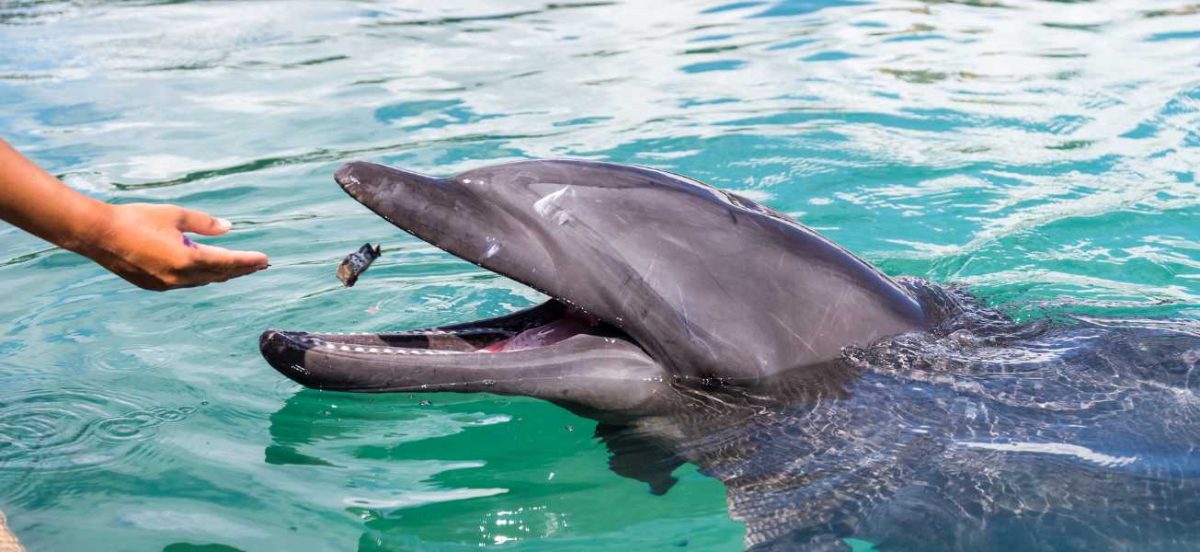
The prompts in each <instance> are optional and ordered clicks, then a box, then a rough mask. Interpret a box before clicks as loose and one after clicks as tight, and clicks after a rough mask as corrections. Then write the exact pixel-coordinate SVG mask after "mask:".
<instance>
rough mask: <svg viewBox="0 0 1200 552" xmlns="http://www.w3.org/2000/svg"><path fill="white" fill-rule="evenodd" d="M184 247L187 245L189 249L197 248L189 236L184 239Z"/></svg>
mask: <svg viewBox="0 0 1200 552" xmlns="http://www.w3.org/2000/svg"><path fill="white" fill-rule="evenodd" d="M183 245H185V246H187V247H196V243H195V242H193V241H192V240H190V239H188V237H187V236H184V237H183Z"/></svg>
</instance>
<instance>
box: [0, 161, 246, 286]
mask: <svg viewBox="0 0 1200 552" xmlns="http://www.w3.org/2000/svg"><path fill="white" fill-rule="evenodd" d="M0 219H2V220H4V221H6V222H8V223H10V224H12V225H14V226H16V227H18V228H21V229H23V230H25V231H27V232H29V233H31V234H33V235H35V236H38V237H39V238H42V239H44V240H46V241H48V242H51V243H53V244H55V245H58V246H59V247H62V248H64V249H68V250H70V251H74V252H76V253H79V254H80V255H83V256H85V257H87V258H89V259H91V260H93V261H96V262H97V263H98V264H100V266H103V267H104V268H106V269H108V270H109V271H111V272H112V273H113V274H116V275H117V276H120V277H121V278H124V279H125V280H128V281H129V282H130V283H132V284H134V285H136V286H138V287H140V288H143V289H148V290H154V291H164V290H168V289H175V288H184V287H195V286H202V285H205V284H210V283H213V282H223V281H225V280H228V279H230V278H236V277H238V276H244V275H246V274H250V273H253V272H257V271H259V270H263V269H265V268H267V266H268V264H267V263H268V261H267V256H266V254H264V253H260V252H257V251H234V250H229V249H225V248H221V247H214V246H209V245H202V244H197V243H193V242H192V241H191V240H189V239H187V238H186V237H185V236H184V232H193V233H196V234H201V235H204V236H219V235H221V234H224V233H226V232H228V231H229V228H230V223H229V221H227V220H224V219H219V218H215V217H212V216H210V215H207V214H205V213H201V212H198V211H193V210H190V209H184V208H182V207H178V206H175V205H157V204H147V203H133V204H128V205H110V204H108V203H104V202H102V201H98V200H96V199H93V198H90V197H88V196H86V195H84V194H81V193H79V192H76V191H75V190H72V189H71V188H70V187H69V186H67V185H66V184H63V183H62V182H61V181H59V180H58V179H57V178H55V177H53V176H51V175H50V174H49V173H47V172H46V171H44V170H42V169H41V168H40V167H38V166H37V165H35V164H34V163H33V162H32V161H30V160H29V159H27V158H25V157H24V156H23V155H21V154H20V153H19V152H17V150H15V149H13V147H12V146H10V145H9V144H8V143H7V142H5V141H4V140H2V139H0Z"/></svg>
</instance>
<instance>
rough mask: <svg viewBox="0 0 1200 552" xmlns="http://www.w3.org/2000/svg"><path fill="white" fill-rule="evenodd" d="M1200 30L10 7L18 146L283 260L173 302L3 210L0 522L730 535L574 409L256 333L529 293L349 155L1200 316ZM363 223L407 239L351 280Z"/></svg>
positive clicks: (1029, 15) (413, 534) (530, 537)
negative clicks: (467, 259)
mask: <svg viewBox="0 0 1200 552" xmlns="http://www.w3.org/2000/svg"><path fill="white" fill-rule="evenodd" d="M1198 28H1200V8H1198V7H1197V6H1196V5H1194V4H1188V3H1187V2H1186V0H1170V1H1164V2H1121V1H1101V2H1077V3H1069V2H1068V3H1059V2H1032V1H1022V0H1011V1H1010V0H981V1H964V2H942V1H928V2H919V1H901V0H894V1H893V0H882V1H878V2H871V1H842V0H831V1H805V0H783V1H755V0H752V1H746V2H733V3H726V2H721V1H711V0H689V1H680V2H611V3H610V2H586V3H545V2H540V1H539V2H528V1H523V0H522V1H512V2H503V3H500V2H496V3H486V2H461V3H432V2H430V3H416V2H412V3H398V2H365V1H364V2H343V3H312V2H300V1H287V2H266V1H247V2H162V3H157V2H112V3H98V2H38V1H17V2H0V136H3V137H4V138H5V139H7V140H9V141H10V142H11V143H13V144H14V145H15V146H16V147H17V148H19V149H21V150H23V151H24V152H25V153H27V154H28V155H29V156H31V157H32V158H34V159H35V160H37V161H38V162H39V163H41V164H42V165H43V166H45V167H47V168H48V169H49V170H50V171H52V172H54V173H56V174H58V175H60V176H61V177H62V178H63V179H64V180H65V181H66V182H68V183H69V184H71V185H72V186H74V187H76V188H77V189H80V190H83V191H85V192H86V193H88V194H91V195H93V196H95V197H98V198H102V199H104V200H106V201H110V202H114V203H122V202H135V201H151V202H172V203H179V204H183V205H186V206H189V207H192V208H197V209H203V210H207V211H210V212H212V213H215V214H218V215H221V216H224V217H227V218H230V219H232V220H233V221H234V223H235V229H234V231H233V232H232V233H231V234H230V235H229V236H227V237H223V238H219V239H212V240H209V241H210V242H211V243H218V244H221V245H224V246H228V247H236V248H247V249H259V250H262V251H265V252H267V253H268V254H269V255H270V256H271V259H272V267H271V268H270V269H269V270H267V271H265V272H262V273H259V274H256V275H253V276H250V277H247V278H243V279H240V280H236V281H232V282H229V283H226V284H222V285H214V286H209V287H205V288H199V289H190V290H181V291H176V292H171V293H166V294H155V293H149V292H144V291H139V290H136V289H133V288H131V287H130V286H128V285H127V284H125V283H124V282H122V281H121V280H118V279H117V278H115V277H114V276H111V275H109V274H108V273H106V272H104V271H103V270H101V269H100V268H98V267H96V266H94V265H92V264H90V263H88V262H86V261H85V260H83V259H81V258H79V257H77V256H74V255H72V254H69V253H66V252H63V251H61V250H57V249H54V248H51V247H49V246H47V245H46V244H45V243H43V242H40V241H38V240H37V239H34V238H31V237H29V236H26V235H24V234H22V233H20V232H19V231H17V230H15V229H13V228H11V227H8V226H0V286H2V288H0V289H3V291H4V293H3V294H0V509H2V510H3V511H4V512H6V513H7V515H8V516H9V523H10V525H11V526H12V528H13V529H14V530H15V531H16V532H17V533H18V534H19V536H20V537H21V539H22V541H23V542H24V543H25V544H26V546H27V547H28V548H30V549H31V550H164V549H167V550H186V549H187V545H200V544H216V545H224V546H227V547H231V549H233V548H236V549H240V550H246V551H249V550H354V549H357V550H465V549H475V548H477V547H479V546H484V545H503V546H504V547H507V548H519V549H528V550H610V549H612V550H618V549H619V550H626V549H646V550H649V549H664V548H674V547H680V548H683V549H692V550H730V549H738V548H740V546H741V542H742V533H743V528H742V526H741V525H740V524H739V523H736V522H734V521H732V520H730V519H729V517H728V516H727V514H726V505H725V498H724V489H723V487H722V486H721V484H720V483H719V482H717V481H715V480H711V479H708V478H706V477H704V476H703V475H700V474H699V473H697V472H696V470H695V469H694V468H692V467H687V466H685V467H683V468H681V469H680V470H679V471H678V472H677V475H678V476H679V477H680V478H681V483H680V484H679V485H677V486H676V487H675V488H673V489H672V490H671V491H670V492H669V493H667V494H666V495H665V496H653V495H651V494H650V493H649V492H647V489H646V487H645V485H644V484H641V483H638V482H635V481H632V480H629V479H623V478H620V477H617V476H616V475H614V474H613V473H612V472H610V471H609V470H608V468H607V456H608V453H607V451H606V450H605V448H604V446H603V445H601V444H599V443H597V442H595V441H594V440H593V439H592V429H593V427H594V423H593V422H590V421H588V420H585V419H582V418H578V417H575V416H573V415H570V414H568V413H566V412H565V411H563V410H561V409H559V408H557V407H554V406H552V405H549V404H546V403H541V402H537V401H534V400H530V399H520V398H500V397H495V396H486V395H449V394H445V395H430V396H422V397H414V396H409V395H383V396H357V395H345V394H335V393H318V392H311V391H301V390H300V388H299V387H298V386H297V385H295V384H293V383H291V382H289V381H287V380H285V379H284V378H283V377H281V376H280V375H278V374H277V373H276V372H275V371H274V370H272V369H271V368H270V367H268V366H267V365H266V363H265V362H264V361H263V360H262V359H261V357H260V356H259V354H258V351H257V337H258V334H259V332H260V331H261V330H263V329H265V328H267V327H299V328H330V329H340V330H345V331H373V330H379V329H384V328H396V329H402V328H409V327H420V326H430V325H435V324H439V323H445V322H453V321H460V320H468V319H475V318H480V317H483V316H488V315H496V314H501V313H504V312H508V311H510V310H512V309H514V308H516V307H520V306H524V305H529V304H531V303H533V302H534V301H536V300H537V299H538V297H537V295H536V293H534V292H531V291H529V290H527V289H525V288H523V287H522V286H520V285H517V284H515V283H512V282H509V281H506V280H505V279H503V278H500V277H498V276H495V275H492V274H490V273H487V272H484V271H481V270H480V269H477V268H476V267H474V266H472V265H470V264H467V263H464V262H461V261H458V260H456V259H454V258H452V257H450V256H449V255H447V254H444V253H441V252H439V251H437V250H436V249H434V248H432V247H430V246H427V245H425V244H423V243H422V242H419V241H417V240H415V239H414V238H410V237H407V236H406V235H402V234H401V233H400V232H399V231H398V230H396V229H394V228H393V227H392V226H390V225H389V224H387V223H386V222H385V221H383V220H381V219H379V218H377V217H375V216H374V215H372V214H370V213H369V212H368V211H366V210H365V209H364V208H362V207H361V206H359V205H358V204H356V203H355V202H353V201H352V200H350V199H349V198H348V197H346V196H345V195H344V194H343V193H342V192H341V191H340V190H339V189H338V188H337V187H336V186H335V185H334V184H333V183H332V179H331V176H332V173H333V170H334V169H335V168H336V167H337V166H338V165H339V164H340V163H342V162H345V161H348V160H352V159H370V160H375V161H380V162H385V163H389V164H394V165H399V166H404V167H406V168H410V169H415V170H420V171H425V172H430V173H435V174H448V173H452V172H457V171H461V170H465V169H467V168H470V167H473V166H477V165H480V164H487V163H494V162H499V161H504V160H513V159H518V158H526V157H549V156H570V157H582V158H591V159H601V160H607V161H617V162H625V163H637V164H643V165H649V166H654V167H659V168H664V169H667V170H671V171H674V172H679V173H683V174H687V175H690V176H693V177H695V178H698V179H700V180H703V181H706V182H709V183H711V184H714V185H716V186H719V187H722V188H726V189H731V190H737V191H740V192H741V193H743V194H746V195H748V196H750V197H752V198H754V199H758V200H760V201H763V202H765V203H767V204H769V205H771V206H772V207H774V208H776V209H779V210H781V211H784V212H786V213H789V214H791V215H793V216H795V217H797V218H798V219H800V220H802V221H803V222H805V223H807V224H809V225H810V226H812V227H814V228H817V229H818V230H819V231H821V232H823V233H824V234H826V235H827V236H829V237H830V238H832V239H833V240H835V241H837V242H839V243H841V244H842V245H844V246H845V247H847V248H848V249H850V250H852V251H854V252H856V253H858V254H860V255H862V256H863V257H865V258H866V259H868V260H870V261H872V262H874V263H876V264H878V265H879V266H880V267H881V268H883V269H884V270H885V271H886V272H888V273H890V274H909V275H916V276H921V277H924V278H928V279H931V280H933V281H936V282H955V283H961V284H965V285H966V286H967V287H968V289H970V290H971V291H972V292H974V293H975V294H977V295H979V296H981V297H983V298H985V299H986V300H987V301H988V302H989V303H990V304H993V305H999V306H1002V307H1003V308H1004V309H1006V310H1007V311H1009V312H1010V313H1013V314H1015V315H1017V316H1018V317H1020V318H1032V317H1038V316H1045V315H1047V314H1056V313H1079V312H1083V313H1089V314H1101V315H1122V316H1125V315H1137V316H1151V317H1160V316H1161V317H1168V316H1170V317H1188V318H1195V317H1197V315H1200V184H1197V181H1196V168H1197V167H1198V166H1200V33H1198V32H1197V31H1196V29H1198ZM367 240H372V241H378V242H383V244H384V246H385V248H386V249H387V250H388V251H387V253H386V254H385V256H384V257H383V258H382V259H380V260H379V261H378V262H377V263H376V265H375V267H373V268H372V270H371V272H369V273H368V274H367V275H366V276H364V277H363V279H362V280H361V281H360V283H359V284H358V286H357V287H355V288H354V289H352V290H346V289H342V288H341V286H340V283H339V282H338V281H337V280H336V279H335V278H334V276H333V271H334V268H335V267H336V264H337V262H338V260H339V259H340V258H341V257H342V256H343V255H345V254H346V253H349V252H350V251H351V250H353V249H355V248H356V247H358V246H359V245H361V244H362V243H363V242H364V241H367ZM422 400H428V402H427V403H423V402H422ZM858 544H864V543H858ZM864 545H865V544H864Z"/></svg>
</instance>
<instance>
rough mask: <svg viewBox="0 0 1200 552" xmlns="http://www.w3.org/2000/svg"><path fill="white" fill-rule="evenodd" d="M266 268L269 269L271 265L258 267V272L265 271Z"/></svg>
mask: <svg viewBox="0 0 1200 552" xmlns="http://www.w3.org/2000/svg"><path fill="white" fill-rule="evenodd" d="M268 268H271V265H269V264H265V265H258V270H266V269H268Z"/></svg>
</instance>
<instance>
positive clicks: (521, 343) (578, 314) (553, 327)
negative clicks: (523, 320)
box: [479, 308, 600, 353]
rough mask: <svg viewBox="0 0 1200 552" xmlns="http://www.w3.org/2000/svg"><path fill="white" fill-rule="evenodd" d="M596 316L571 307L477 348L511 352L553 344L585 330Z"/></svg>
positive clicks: (485, 351) (487, 350)
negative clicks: (518, 331) (547, 321)
mask: <svg viewBox="0 0 1200 552" xmlns="http://www.w3.org/2000/svg"><path fill="white" fill-rule="evenodd" d="M599 323H600V320H599V319H597V318H596V317H594V316H592V315H590V314H588V313H586V312H583V311H581V310H579V309H576V308H571V309H569V310H567V312H564V313H563V316H562V318H558V319H556V320H554V321H552V322H550V323H548V324H543V325H541V326H537V327H533V328H529V329H528V330H525V331H523V332H521V333H519V334H517V335H514V336H512V337H510V338H508V339H505V340H503V341H497V342H495V343H492V344H491V345H488V346H487V347H484V348H482V349H479V352H481V353H499V352H510V353H511V352H513V351H521V350H524V349H535V348H537V347H545V346H547V345H553V344H555V343H558V342H559V341H562V340H564V339H567V338H569V337H572V336H576V335H579V334H581V333H583V332H586V331H587V330H588V329H589V328H591V327H592V326H595V325H596V324H599Z"/></svg>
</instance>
